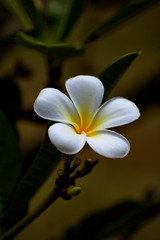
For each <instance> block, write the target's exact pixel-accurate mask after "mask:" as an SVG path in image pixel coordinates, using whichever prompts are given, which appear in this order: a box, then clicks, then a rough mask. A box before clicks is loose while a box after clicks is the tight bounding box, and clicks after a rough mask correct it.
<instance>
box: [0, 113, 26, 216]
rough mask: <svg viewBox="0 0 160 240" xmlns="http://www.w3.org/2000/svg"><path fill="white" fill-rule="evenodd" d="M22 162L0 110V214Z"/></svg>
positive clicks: (18, 174)
mask: <svg viewBox="0 0 160 240" xmlns="http://www.w3.org/2000/svg"><path fill="white" fill-rule="evenodd" d="M22 164H23V161H22V154H21V151H20V149H19V146H18V142H17V137H16V135H15V132H14V131H13V129H12V127H11V126H10V124H9V122H8V120H7V119H6V118H5V116H4V114H3V113H2V112H1V111H0V215H1V214H2V213H3V211H4V209H5V207H6V206H7V205H8V201H9V199H10V197H11V195H12V194H13V192H14V190H15V187H16V185H17V182H18V180H19V178H20V174H21V169H22Z"/></svg>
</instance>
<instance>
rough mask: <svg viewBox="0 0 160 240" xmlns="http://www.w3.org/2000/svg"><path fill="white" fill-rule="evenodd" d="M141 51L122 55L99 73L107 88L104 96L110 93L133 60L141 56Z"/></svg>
mask: <svg viewBox="0 0 160 240" xmlns="http://www.w3.org/2000/svg"><path fill="white" fill-rule="evenodd" d="M140 53H141V52H140V51H137V52H132V53H128V54H127V55H124V56H122V57H121V58H119V59H118V60H117V61H116V62H114V63H113V64H111V65H110V66H109V67H107V68H106V69H105V70H104V71H103V72H102V73H101V74H100V75H99V79H100V80H101V81H102V83H103V85H104V88H105V95H104V98H106V97H107V96H108V95H109V94H110V92H111V90H112V89H113V87H114V86H115V85H116V83H117V82H118V80H119V79H120V77H121V76H122V74H123V73H124V72H125V71H126V70H127V68H128V67H129V66H130V64H131V63H132V62H133V60H134V59H135V58H136V57H137V56H139V54H140Z"/></svg>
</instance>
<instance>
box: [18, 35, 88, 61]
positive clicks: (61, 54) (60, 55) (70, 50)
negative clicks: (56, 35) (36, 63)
mask: <svg viewBox="0 0 160 240" xmlns="http://www.w3.org/2000/svg"><path fill="white" fill-rule="evenodd" d="M16 41H17V42H18V43H20V44H21V45H24V46H26V47H28V48H32V49H35V50H37V51H40V52H42V53H44V54H47V55H50V56H51V57H52V58H53V59H54V58H56V59H65V58H68V57H73V56H77V55H80V54H81V53H83V51H84V48H83V47H82V46H79V45H70V44H67V43H48V42H42V41H40V40H37V39H35V38H33V37H31V36H30V35H28V34H26V33H23V32H19V33H17V35H16Z"/></svg>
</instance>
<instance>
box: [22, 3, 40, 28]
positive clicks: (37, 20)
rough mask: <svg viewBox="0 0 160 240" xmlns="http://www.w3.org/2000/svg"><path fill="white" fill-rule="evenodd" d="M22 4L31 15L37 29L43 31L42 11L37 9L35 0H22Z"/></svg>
mask: <svg viewBox="0 0 160 240" xmlns="http://www.w3.org/2000/svg"><path fill="white" fill-rule="evenodd" d="M20 2H21V5H22V6H23V8H24V9H25V11H26V13H27V14H28V16H29V17H30V19H31V21H32V24H33V25H34V29H35V31H40V32H42V30H43V27H44V23H43V19H42V16H41V14H40V12H39V11H38V10H37V8H36V6H35V3H34V1H33V0H21V1H20Z"/></svg>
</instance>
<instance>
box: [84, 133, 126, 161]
mask: <svg viewBox="0 0 160 240" xmlns="http://www.w3.org/2000/svg"><path fill="white" fill-rule="evenodd" d="M87 143H88V144H89V145H90V147H91V148H92V149H93V150H94V151H95V152H97V153H98V154H100V155H102V156H104V157H109V158H122V157H124V156H126V155H127V154H128V152H129V149H130V144H129V142H128V140H127V139H126V138H124V137H123V136H122V135H120V134H118V133H116V132H114V131H110V130H99V131H96V132H94V133H92V134H91V135H89V136H88V137H87Z"/></svg>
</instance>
